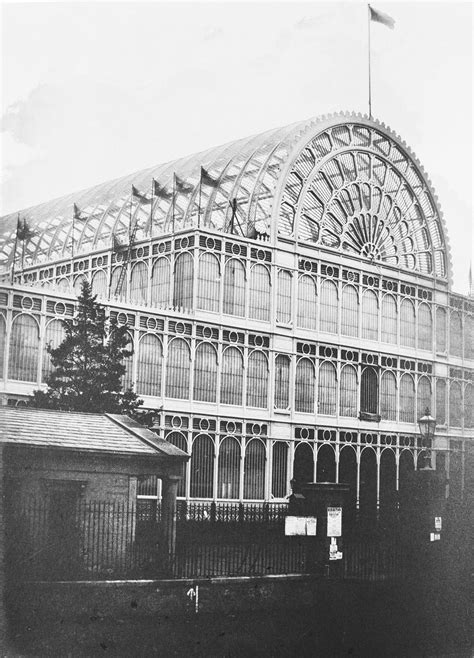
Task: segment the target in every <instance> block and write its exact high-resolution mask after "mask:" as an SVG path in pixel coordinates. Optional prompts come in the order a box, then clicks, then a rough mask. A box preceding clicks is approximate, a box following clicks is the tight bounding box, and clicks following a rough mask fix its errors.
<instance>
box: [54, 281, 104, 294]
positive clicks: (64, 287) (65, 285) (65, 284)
mask: <svg viewBox="0 0 474 658" xmlns="http://www.w3.org/2000/svg"><path fill="white" fill-rule="evenodd" d="M56 287H57V289H58V290H60V291H61V292H67V293H68V294H69V293H70V292H71V286H70V284H69V281H68V280H67V279H59V281H58V282H57V284H56ZM94 294H96V293H95V292H94ZM105 294H107V290H106V293H105Z"/></svg>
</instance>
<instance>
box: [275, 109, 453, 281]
mask: <svg viewBox="0 0 474 658" xmlns="http://www.w3.org/2000/svg"><path fill="white" fill-rule="evenodd" d="M278 232H279V234H280V235H283V236H288V237H293V238H294V237H296V238H297V239H298V240H300V241H304V242H311V243H315V244H317V245H320V246H323V247H329V248H332V249H335V250H337V251H339V252H340V251H343V252H344V251H345V252H348V253H349V254H353V255H356V256H359V257H362V258H364V259H367V260H368V261H381V262H384V263H387V264H389V265H393V266H395V267H399V268H403V269H406V270H409V271H413V272H420V273H422V274H435V275H436V276H438V277H442V278H446V277H447V262H446V245H445V241H444V237H443V229H442V226H441V219H440V215H439V212H438V210H437V208H436V205H435V202H434V200H433V196H432V194H431V191H430V187H429V183H428V182H427V181H426V180H425V179H424V178H423V176H422V174H421V172H420V167H419V166H418V165H417V164H415V162H414V161H413V158H412V157H411V156H410V155H409V154H408V152H407V150H405V149H404V148H403V147H402V146H401V144H400V143H398V141H396V140H395V138H394V137H393V136H392V135H391V134H387V133H386V132H385V131H383V130H381V129H380V128H378V127H374V126H373V125H370V123H369V122H367V125H364V120H361V121H360V120H356V121H347V120H346V121H344V123H341V122H340V119H339V122H338V125H333V126H331V127H328V128H326V129H324V130H321V131H320V132H319V133H318V134H317V135H316V136H315V137H313V138H312V139H311V140H310V141H309V142H308V143H307V144H306V146H304V147H303V148H302V150H301V149H300V152H299V154H298V155H297V157H296V158H295V160H294V162H293V165H292V167H291V170H290V172H289V174H288V176H287V179H286V183H285V189H284V193H283V196H282V201H281V205H280V214H279V224H278Z"/></svg>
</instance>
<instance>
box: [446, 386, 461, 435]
mask: <svg viewBox="0 0 474 658" xmlns="http://www.w3.org/2000/svg"><path fill="white" fill-rule="evenodd" d="M461 414H462V388H461V384H460V382H450V383H449V425H450V426H451V427H461V425H462V417H461Z"/></svg>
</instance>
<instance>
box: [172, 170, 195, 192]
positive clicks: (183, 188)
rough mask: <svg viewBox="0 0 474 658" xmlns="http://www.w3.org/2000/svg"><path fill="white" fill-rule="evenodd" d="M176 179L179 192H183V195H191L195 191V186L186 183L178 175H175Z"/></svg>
mask: <svg viewBox="0 0 474 658" xmlns="http://www.w3.org/2000/svg"><path fill="white" fill-rule="evenodd" d="M174 178H175V184H176V191H177V192H181V193H182V194H189V193H190V192H192V191H193V188H194V186H193V185H191V184H190V183H186V181H184V180H182V179H181V178H180V177H179V176H177V175H176V174H175V175H174Z"/></svg>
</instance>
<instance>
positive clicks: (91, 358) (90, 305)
mask: <svg viewBox="0 0 474 658" xmlns="http://www.w3.org/2000/svg"><path fill="white" fill-rule="evenodd" d="M96 298H97V295H93V294H92V289H91V286H90V284H89V283H88V282H87V281H84V282H83V284H82V289H81V293H80V295H79V297H78V306H77V309H76V313H75V315H74V317H73V318H71V319H65V320H61V323H62V325H63V327H64V330H65V334H66V335H65V338H64V340H63V342H62V343H61V344H60V345H59V346H58V347H56V348H51V347H48V348H47V349H48V353H49V354H50V356H51V363H52V366H53V370H52V372H51V374H50V375H49V377H48V378H47V380H46V384H47V387H48V388H47V390H46V391H40V390H39V391H34V393H33V398H32V400H31V403H32V405H33V406H37V407H43V408H45V407H46V408H53V409H64V410H67V411H89V412H96V413H123V414H133V413H134V412H135V411H136V409H137V408H138V407H139V406H140V405H141V404H143V401H142V400H139V399H138V398H137V396H136V394H135V393H134V391H133V390H132V389H131V388H129V389H127V390H126V391H124V390H123V384H122V381H123V376H124V374H125V365H124V359H126V358H127V357H129V356H131V355H132V354H133V350H132V346H131V345H130V337H129V335H128V333H127V329H126V327H125V326H119V325H118V324H117V322H116V320H114V319H112V318H107V317H106V314H105V309H104V307H103V306H101V305H100V304H98V303H97V301H96Z"/></svg>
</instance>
